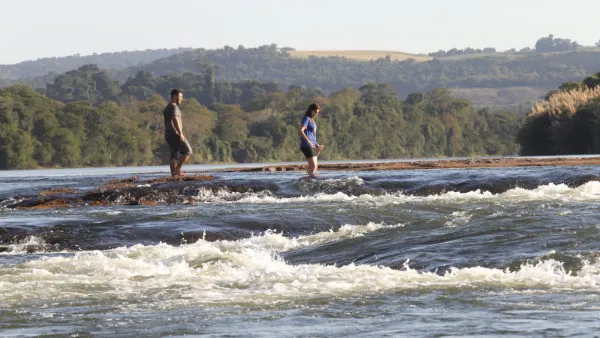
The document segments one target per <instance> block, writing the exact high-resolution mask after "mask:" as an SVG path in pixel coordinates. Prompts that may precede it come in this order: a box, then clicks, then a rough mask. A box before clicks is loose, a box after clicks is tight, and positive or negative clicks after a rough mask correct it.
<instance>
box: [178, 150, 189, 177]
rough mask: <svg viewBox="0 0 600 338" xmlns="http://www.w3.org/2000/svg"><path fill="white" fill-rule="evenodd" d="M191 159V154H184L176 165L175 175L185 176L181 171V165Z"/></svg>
mask: <svg viewBox="0 0 600 338" xmlns="http://www.w3.org/2000/svg"><path fill="white" fill-rule="evenodd" d="M189 159H190V155H189V154H188V155H183V156H182V157H181V158H180V159H179V162H177V164H176V166H175V175H177V176H184V175H185V174H184V173H182V172H181V167H182V166H183V164H184V163H185V162H187V161H188V160H189Z"/></svg>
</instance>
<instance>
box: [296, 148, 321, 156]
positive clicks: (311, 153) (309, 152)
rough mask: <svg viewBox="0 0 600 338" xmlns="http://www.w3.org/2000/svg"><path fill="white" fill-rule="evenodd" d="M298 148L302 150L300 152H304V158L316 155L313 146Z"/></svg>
mask: <svg viewBox="0 0 600 338" xmlns="http://www.w3.org/2000/svg"><path fill="white" fill-rule="evenodd" d="M300 150H302V152H303V153H304V156H306V158H312V157H315V156H317V149H315V148H309V147H302V148H300Z"/></svg>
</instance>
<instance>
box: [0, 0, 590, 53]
mask: <svg viewBox="0 0 600 338" xmlns="http://www.w3.org/2000/svg"><path fill="white" fill-rule="evenodd" d="M599 13H600V1H598V0H570V1H564V0H560V1H559V0H498V1H487V0H411V1H403V0H362V1H358V0H302V1H287V0H253V1H252V0H246V1H244V0H197V1H192V0H179V1H178V0H169V1H167V0H164V1H157V0H143V1H142V0H120V1H117V0H102V1H86V0H0V64H12V63H16V62H20V61H24V60H32V59H37V58H42V57H51V56H66V55H72V54H77V53H79V54H81V55H88V54H93V53H104V52H116V51H124V50H143V49H156V48H175V47H194V48H200V47H203V48H207V49H213V48H221V47H223V46H225V45H229V46H232V47H237V46H238V45H244V46H245V47H256V46H260V45H265V44H271V43H276V44H277V45H278V46H280V47H284V46H286V47H294V48H296V49H298V50H309V49H330V50H331V49H379V50H396V51H404V52H410V53H427V52H432V51H436V50H438V49H450V48H454V47H456V48H459V49H460V48H465V47H473V48H484V47H495V48H497V49H498V50H506V49H509V48H517V49H520V48H523V47H533V46H534V44H535V42H536V41H537V39H538V38H540V37H542V36H547V35H548V34H554V36H555V37H559V38H568V39H571V40H575V41H577V42H579V43H580V44H582V45H593V44H594V43H595V42H597V41H598V40H600V28H599V27H600V25H598V21H599V20H600V19H599V17H600V14H599Z"/></svg>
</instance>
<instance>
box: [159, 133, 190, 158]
mask: <svg viewBox="0 0 600 338" xmlns="http://www.w3.org/2000/svg"><path fill="white" fill-rule="evenodd" d="M165 140H166V141H167V143H168V144H169V148H171V158H179V157H180V156H185V155H190V156H191V155H192V147H191V146H190V143H189V142H188V140H187V139H185V140H183V141H182V140H180V139H179V136H167V137H165Z"/></svg>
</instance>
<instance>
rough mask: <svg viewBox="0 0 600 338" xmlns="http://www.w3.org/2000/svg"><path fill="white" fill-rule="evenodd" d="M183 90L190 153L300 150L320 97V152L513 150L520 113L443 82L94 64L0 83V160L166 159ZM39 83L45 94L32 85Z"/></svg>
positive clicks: (372, 155) (372, 154)
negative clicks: (396, 84) (114, 72)
mask: <svg viewBox="0 0 600 338" xmlns="http://www.w3.org/2000/svg"><path fill="white" fill-rule="evenodd" d="M175 87H177V88H182V89H183V90H184V95H185V97H186V99H185V100H184V102H183V104H182V106H181V108H182V111H183V120H184V131H185V134H186V136H187V138H188V140H190V143H191V145H192V147H193V148H194V155H193V158H192V161H193V162H194V163H205V162H261V161H300V160H302V159H303V156H302V154H301V153H300V151H299V149H298V147H299V136H298V127H299V121H300V119H301V117H302V115H303V112H304V110H305V109H306V107H307V106H308V104H310V103H311V102H318V103H320V104H321V106H322V111H321V114H320V116H319V118H318V119H317V124H318V126H319V129H318V137H319V142H320V143H323V144H325V145H326V146H327V149H326V151H324V152H323V153H322V154H321V158H322V159H324V160H333V159H337V160H341V159H382V158H407V157H442V156H475V155H514V154H517V153H518V151H519V148H518V145H517V143H516V133H517V131H518V130H519V128H520V126H521V125H522V118H523V117H522V115H518V114H516V113H514V112H496V113H491V112H490V111H489V110H487V109H478V108H475V107H474V106H473V105H472V103H471V102H470V101H469V100H465V99H459V98H456V97H453V96H452V94H451V92H450V91H449V90H447V89H443V88H436V89H433V90H431V91H428V92H416V93H411V94H409V95H407V97H406V99H404V100H401V99H400V98H399V95H398V93H397V92H396V91H394V90H393V88H392V87H391V86H389V85H386V84H375V83H366V84H363V85H361V86H360V87H359V88H358V89H353V88H350V87H348V88H344V89H341V90H337V91H334V92H331V93H329V94H325V93H324V92H323V91H322V90H319V89H315V88H308V87H299V86H291V87H289V88H288V89H287V90H284V91H282V90H280V89H279V87H278V86H277V84H275V83H273V82H266V83H262V82H249V81H245V82H221V81H217V80H216V79H215V75H214V72H213V68H212V67H205V68H203V70H202V72H198V73H183V74H165V75H161V76H154V75H152V73H150V72H148V71H138V72H137V73H136V74H135V75H133V76H131V77H130V78H128V79H127V80H126V81H124V82H120V81H118V80H115V79H114V78H112V77H111V76H110V73H109V72H107V71H106V70H102V69H100V68H99V67H98V66H96V65H84V66H82V67H80V68H79V69H77V70H74V71H69V72H67V73H65V74H61V75H59V76H57V77H56V78H55V81H54V82H53V83H52V84H50V85H48V87H47V88H46V89H44V90H38V91H35V90H33V89H32V88H31V87H29V86H25V85H13V86H10V87H6V88H3V89H0V168H2V169H17V168H19V169H22V168H36V167H79V166H125V165H128V166H135V165H156V164H164V163H166V160H167V158H168V149H167V147H166V144H165V142H164V140H163V128H164V126H163V121H162V110H163V108H164V106H165V105H166V103H167V102H166V100H165V96H166V94H168V92H169V91H170V89H171V88H175ZM40 91H41V92H43V93H40Z"/></svg>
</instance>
